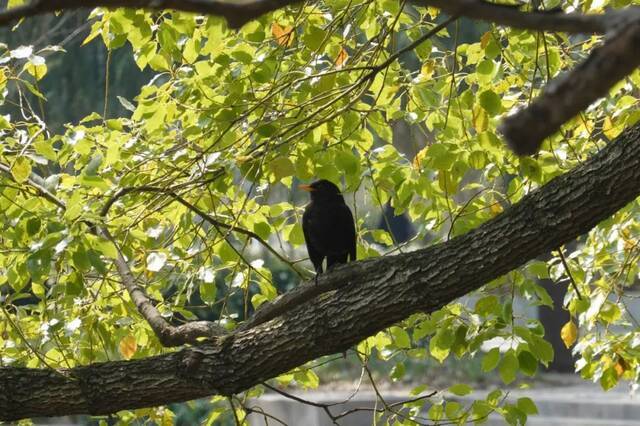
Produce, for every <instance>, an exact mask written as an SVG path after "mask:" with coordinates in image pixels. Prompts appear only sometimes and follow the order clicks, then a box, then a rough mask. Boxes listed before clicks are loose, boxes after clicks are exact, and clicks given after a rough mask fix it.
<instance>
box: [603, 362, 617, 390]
mask: <svg viewBox="0 0 640 426" xmlns="http://www.w3.org/2000/svg"><path fill="white" fill-rule="evenodd" d="M617 384H618V373H617V372H616V369H615V368H614V367H609V368H607V369H606V370H604V372H603V373H602V377H600V386H602V389H604V390H606V391H608V390H609V389H612V388H613V387H615V386H616V385H617Z"/></svg>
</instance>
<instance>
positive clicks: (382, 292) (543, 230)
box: [0, 125, 640, 420]
mask: <svg viewBox="0 0 640 426" xmlns="http://www.w3.org/2000/svg"><path fill="white" fill-rule="evenodd" d="M638 195H640V125H635V126H633V127H632V128H630V129H628V130H627V131H626V132H624V133H623V134H622V135H620V136H619V137H618V138H617V139H616V140H615V141H614V142H612V143H611V144H609V145H608V146H607V147H606V148H605V149H603V150H602V151H600V152H599V153H597V154H596V155H594V156H593V157H592V158H591V159H590V160H589V161H587V162H585V163H584V164H582V165H581V166H579V167H577V168H575V169H574V170H572V171H570V172H569V173H566V174H565V175H563V176H560V177H558V178H556V179H554V180H552V181H550V182H549V183H547V184H546V185H545V186H544V187H542V188H540V189H539V190H537V191H535V192H533V193H531V194H529V195H528V196H526V197H524V198H523V199H522V200H521V201H520V202H519V203H518V204H516V205H514V206H513V207H511V208H510V209H508V210H506V211H505V212H504V213H503V214H501V215H499V216H496V217H495V218H494V219H492V220H490V221H488V222H487V223H485V224H483V225H482V226H480V227H478V228H477V229H475V230H473V231H471V232H469V233H467V234H465V235H462V236H460V237H457V238H455V239H453V240H451V241H448V242H446V243H443V244H438V245H434V246H431V247H428V248H425V249H422V250H418V251H415V252H412V253H406V254H402V255H398V256H388V257H383V258H378V259H375V260H368V261H363V262H356V263H352V264H349V265H345V266H342V267H340V268H337V269H336V270H335V271H334V272H332V273H331V274H327V275H325V276H323V277H322V278H321V279H320V284H323V283H324V284H327V283H334V284H335V286H336V287H339V288H338V290H335V291H332V292H330V293H326V294H322V295H319V296H317V297H316V298H315V299H313V300H311V301H309V302H308V303H305V304H301V305H298V306H296V307H294V308H292V309H291V310H290V311H287V312H285V313H284V314H282V315H281V316H279V317H277V318H275V319H272V320H270V321H267V322H264V323H262V324H260V325H257V326H256V327H254V328H251V329H248V330H242V329H241V330H239V331H237V332H236V333H234V334H231V335H229V336H225V337H222V338H220V339H219V340H218V341H216V342H212V343H210V344H206V345H202V346H197V347H196V346H194V347H188V348H184V349H182V350H181V351H178V352H174V353H170V354H166V355H160V356H155V357H150V358H146V359H141V360H134V361H122V362H108V363H100V364H92V365H88V366H82V367H77V368H74V369H71V370H63V371H51V370H41V369H27V368H8V367H5V368H0V419H2V420H15V419H20V418H26V417H41V416H56V415H67V414H81V413H88V414H106V413H112V412H115V411H118V410H123V409H133V408H139V407H147V406H155V405H161V404H166V403H170V402H178V401H185V400H190V399H195V398H200V397H204V396H208V395H212V394H223V395H230V394H234V393H238V392H241V391H243V390H245V389H248V388H250V387H251V386H254V385H256V384H259V383H261V382H263V381H265V380H267V379H269V378H272V377H275V376H277V375H278V374H281V373H283V372H286V371H289V370H290V369H292V368H294V367H296V366H299V365H301V364H303V363H305V362H307V361H309V360H312V359H315V358H318V357H320V356H323V355H327V354H331V353H337V352H341V351H344V350H346V349H348V348H349V347H351V346H353V345H354V344H356V343H358V342H359V341H361V340H362V339H364V338H366V337H367V336H370V335H372V334H374V333H376V332H377V331H379V330H382V329H384V328H385V327H388V326H390V325H392V324H394V323H396V322H398V321H400V320H402V319H404V318H407V317H408V316H409V315H411V314H413V313H415V312H419V311H422V312H432V311H434V310H436V309H438V308H440V307H442V306H443V305H445V304H447V303H449V302H451V301H453V300H455V299H456V298H458V297H460V296H462V295H464V294H467V293H468V292H470V291H473V290H475V289H477V288H479V287H481V286H482V285H483V284H484V283H486V282H488V281H490V280H492V279H495V278H497V277H499V276H501V275H503V274H504V273H506V272H508V271H510V270H512V269H514V268H517V267H519V266H521V265H523V264H524V263H526V262H527V261H528V260H530V259H533V258H535V257H537V256H540V255H542V254H544V253H546V252H548V251H550V250H552V249H555V248H557V247H558V246H560V245H562V244H564V243H566V242H568V241H571V240H572V239H574V238H575V237H577V236H578V235H581V234H584V233H586V232H588V231H589V230H590V229H591V228H593V227H594V226H595V225H597V224H598V223H599V222H601V221H602V220H605V219H607V218H608V217H610V216H611V215H612V214H614V213H615V212H616V211H618V210H620V209H621V208H623V207H624V206H625V205H626V204H628V203H629V202H631V201H633V200H634V199H635V198H636V197H638Z"/></svg>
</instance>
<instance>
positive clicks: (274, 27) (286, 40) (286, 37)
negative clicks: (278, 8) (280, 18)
mask: <svg viewBox="0 0 640 426" xmlns="http://www.w3.org/2000/svg"><path fill="white" fill-rule="evenodd" d="M271 34H272V35H273V37H274V38H275V39H276V43H278V44H279V45H280V46H285V47H290V46H291V45H292V44H293V35H294V32H293V27H283V26H281V25H280V24H278V23H277V22H274V23H273V24H271Z"/></svg>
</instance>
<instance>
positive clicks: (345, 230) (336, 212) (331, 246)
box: [300, 179, 356, 274]
mask: <svg viewBox="0 0 640 426" xmlns="http://www.w3.org/2000/svg"><path fill="white" fill-rule="evenodd" d="M300 189H303V190H305V191H307V192H309V193H310V194H311V202H310V203H309V204H307V207H306V208H305V209H304V215H303V216H302V231H303V232H304V240H305V242H306V243H307V251H308V252H309V258H310V259H311V263H313V267H314V268H315V270H316V273H318V274H321V273H322V262H323V261H324V258H325V257H326V258H327V270H329V269H330V268H331V267H332V266H333V265H335V264H338V263H347V261H348V260H356V228H355V225H354V223H353V215H352V214H351V210H349V207H347V205H346V204H345V202H344V198H343V197H342V194H341V193H340V190H339V189H338V187H337V186H335V185H334V184H333V183H331V182H329V181H328V180H325V179H322V180H319V181H316V182H313V183H312V184H311V185H300Z"/></svg>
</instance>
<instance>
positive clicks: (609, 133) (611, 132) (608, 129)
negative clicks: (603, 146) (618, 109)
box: [602, 117, 622, 139]
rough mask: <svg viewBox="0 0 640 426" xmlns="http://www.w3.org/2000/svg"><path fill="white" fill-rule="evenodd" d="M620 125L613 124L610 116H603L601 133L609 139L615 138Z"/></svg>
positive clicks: (619, 130)
mask: <svg viewBox="0 0 640 426" xmlns="http://www.w3.org/2000/svg"><path fill="white" fill-rule="evenodd" d="M621 131H622V127H620V126H616V125H615V124H613V120H611V117H605V118H604V121H603V122H602V133H604V135H605V136H606V137H608V138H609V139H615V137H616V136H618V135H619V134H620V132H621Z"/></svg>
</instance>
